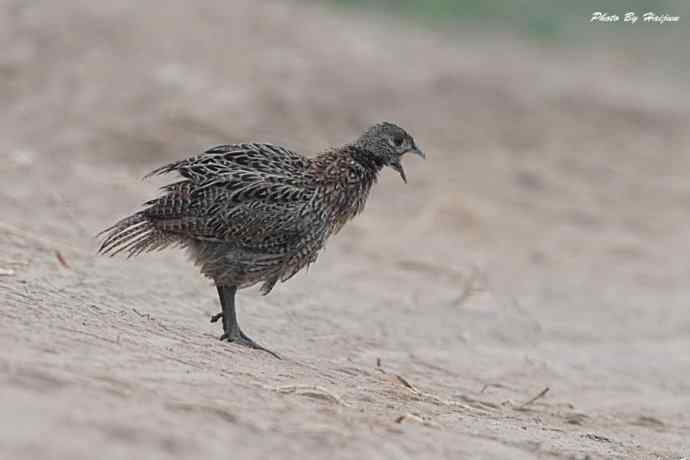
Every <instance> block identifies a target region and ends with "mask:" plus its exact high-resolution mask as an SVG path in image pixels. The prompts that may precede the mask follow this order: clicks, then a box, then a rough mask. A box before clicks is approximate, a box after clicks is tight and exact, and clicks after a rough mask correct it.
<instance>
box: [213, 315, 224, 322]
mask: <svg viewBox="0 0 690 460" xmlns="http://www.w3.org/2000/svg"><path fill="white" fill-rule="evenodd" d="M222 317H223V313H222V312H221V313H216V314H215V315H213V316H211V322H212V323H215V322H216V321H218V320H219V319H221V318H222Z"/></svg>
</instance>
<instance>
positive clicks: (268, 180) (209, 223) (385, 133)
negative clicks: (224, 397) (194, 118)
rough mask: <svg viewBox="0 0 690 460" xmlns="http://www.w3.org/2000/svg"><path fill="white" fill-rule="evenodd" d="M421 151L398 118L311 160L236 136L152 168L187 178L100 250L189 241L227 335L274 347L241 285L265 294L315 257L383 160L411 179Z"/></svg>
mask: <svg viewBox="0 0 690 460" xmlns="http://www.w3.org/2000/svg"><path fill="white" fill-rule="evenodd" d="M407 152H412V153H415V154H417V155H419V156H421V157H424V154H423V153H422V151H421V150H419V148H417V146H416V144H415V142H414V139H413V138H412V136H410V135H409V134H408V133H407V132H406V131H405V130H403V129H402V128H400V127H399V126H396V125H395V124H393V123H387V122H384V123H380V124H377V125H375V126H372V127H371V128H369V129H368V130H366V132H364V134H362V135H361V136H360V137H359V138H358V139H357V140H356V141H354V142H352V143H350V144H347V145H344V146H342V147H339V148H333V149H329V150H326V151H325V152H323V153H322V154H320V155H318V156H316V157H314V158H306V157H304V156H302V155H300V154H298V153H295V152H293V151H291V150H288V149H286V148H284V147H279V146H277V145H271V144H256V143H252V144H232V145H220V146H217V147H213V148H212V149H210V150H207V151H206V152H204V153H202V154H201V155H198V156H195V157H192V158H189V159H186V160H181V161H177V162H174V163H171V164H169V165H166V166H163V167H161V168H158V169H156V170H155V171H153V172H151V173H150V174H149V175H148V176H146V177H149V176H152V175H159V174H167V173H171V172H176V173H178V174H179V175H180V176H181V180H179V181H177V182H174V183H172V184H169V185H166V186H164V187H163V188H162V190H163V194H162V195H161V196H160V197H158V198H156V199H153V200H150V201H148V202H146V203H145V208H144V209H143V210H141V211H139V212H136V213H134V214H132V215H131V216H129V217H126V218H124V219H122V220H121V221H119V222H118V223H116V224H115V225H113V226H112V227H110V228H108V229H106V230H104V231H103V232H102V233H103V234H105V239H104V241H103V243H102V245H101V247H100V249H99V252H100V253H103V254H110V255H115V254H118V253H120V252H126V253H128V254H129V256H134V255H138V254H140V253H142V252H147V251H154V250H160V249H164V248H166V247H168V246H175V245H177V246H182V247H185V248H187V249H188V250H189V252H190V254H191V257H192V259H193V260H194V262H195V263H196V265H198V266H199V267H200V269H201V272H202V273H203V274H204V275H206V276H207V277H209V278H211V279H212V280H213V281H214V282H215V285H216V288H217V290H218V296H219V297H220V304H221V307H222V313H219V314H218V315H214V316H213V318H212V319H211V321H213V322H215V321H217V320H218V319H220V318H222V319H223V331H224V333H223V335H222V336H221V340H227V341H230V342H234V343H237V344H241V345H245V346H249V347H252V348H255V349H260V350H264V351H267V352H269V353H271V354H273V355H274V356H276V357H277V355H276V354H275V353H273V352H271V351H270V350H267V349H266V348H264V347H262V346H260V345H258V344H257V343H256V342H254V341H253V340H252V339H250V338H249V337H248V336H247V335H245V334H244V332H242V330H241V329H240V326H239V324H238V323H237V316H236V313H235V294H236V292H237V290H238V289H242V288H245V287H249V286H252V285H255V284H257V283H263V285H262V291H263V293H264V294H268V293H269V292H270V291H271V289H272V288H273V286H274V285H275V284H276V282H278V281H286V280H288V279H289V278H291V277H292V276H293V275H295V274H296V273H297V272H298V271H300V270H301V269H302V268H304V267H306V266H308V265H309V264H311V263H312V262H314V261H315V260H316V258H317V256H318V254H319V251H320V250H321V249H322V248H323V246H324V244H325V242H326V240H327V239H328V237H329V236H331V235H333V234H334V233H337V232H338V231H339V230H340V229H341V228H342V227H343V225H345V223H346V222H347V221H349V220H350V219H352V218H353V217H354V216H355V215H357V214H358V213H360V212H361V211H362V210H363V209H364V205H365V203H366V200H367V197H368V195H369V190H370V189H371V187H372V185H373V184H374V183H375V182H376V178H377V175H378V173H379V172H380V171H381V169H383V167H384V166H390V167H391V168H393V169H395V170H396V171H398V173H400V176H401V177H402V179H403V181H405V182H407V179H406V177H405V171H404V170H403V167H402V165H401V163H400V159H401V157H402V156H403V155H404V154H405V153H407Z"/></svg>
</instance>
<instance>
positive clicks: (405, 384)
mask: <svg viewBox="0 0 690 460" xmlns="http://www.w3.org/2000/svg"><path fill="white" fill-rule="evenodd" d="M395 378H397V379H398V381H399V382H400V383H402V384H403V385H404V386H406V387H407V388H409V389H410V390H412V392H414V393H419V390H418V389H416V388H415V387H414V386H412V384H411V383H410V382H408V381H407V379H405V377H403V376H402V375H397V374H396V376H395Z"/></svg>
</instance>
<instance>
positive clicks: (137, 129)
mask: <svg viewBox="0 0 690 460" xmlns="http://www.w3.org/2000/svg"><path fill="white" fill-rule="evenodd" d="M253 3H254V2H250V1H248V0H247V1H241V0H234V1H232V2H229V1H222V2H221V1H217V2H207V3H206V4H205V7H204V8H199V9H192V7H191V5H192V3H190V2H182V1H176V2H170V4H169V5H168V6H167V7H166V8H165V9H160V8H155V7H154V6H142V5H140V2H133V1H132V2H117V6H112V7H109V6H106V5H105V4H103V5H93V2H81V3H80V2H78V1H71V2H60V3H59V4H58V3H57V2H45V3H36V4H32V5H33V6H26V5H28V4H26V3H25V2H4V5H5V6H4V7H3V8H2V10H1V11H2V12H1V13H0V31H1V32H0V49H3V50H5V51H3V53H1V55H0V75H2V79H3V80H4V82H5V83H6V84H3V85H0V102H1V103H2V106H3V110H2V112H0V134H1V135H0V160H1V161H0V177H2V180H1V181H0V207H1V210H2V213H1V214H0V215H1V217H0V350H1V351H0V407H2V411H0V457H2V458H12V459H31V458H44V459H49V458H70V459H90V458H96V457H97V458H113V459H114V458H132V455H136V456H137V457H139V458H230V457H232V458H257V459H258V458H324V457H326V456H328V457H329V458H355V457H357V458H367V459H377V458H396V459H398V458H422V457H423V456H424V457H425V458H426V457H429V458H431V457H436V458H482V459H493V458H495V459H505V458H510V459H522V458H524V459H531V458H571V459H584V458H592V459H596V458H626V459H627V458H640V459H656V458H668V459H680V458H682V457H687V456H688V455H690V441H689V440H690V418H689V417H688V415H687V414H688V413H690V396H689V395H690V383H689V382H690V360H689V359H688V356H689V355H688V350H689V349H690V308H688V307H689V299H690V285H689V284H688V279H690V257H689V256H690V240H689V239H688V234H689V233H690V218H689V217H688V212H689V210H690V181H688V173H687V172H688V171H689V170H690V132H689V131H688V129H687V127H688V126H689V122H690V103H689V102H690V99H689V98H688V94H690V92H688V87H687V86H684V84H682V83H679V82H677V81H673V80H671V79H670V78H669V77H665V76H661V75H657V74H655V73H654V72H653V69H649V68H638V67H635V66H634V65H633V64H626V61H623V60H615V59H610V60H608V61H605V60H604V59H602V56H604V55H605V53H603V52H601V53H602V54H600V55H592V54H590V53H584V52H583V53H581V54H580V53H575V52H570V53H556V52H549V51H544V50H535V49H531V48H529V47H527V46H522V45H519V44H515V43H508V42H472V41H470V40H457V41H456V42H451V41H450V39H449V38H448V37H445V38H444V37H441V36H436V35H433V34H432V33H430V32H425V31H422V30H412V31H410V30H407V31H403V30H398V29H397V27H396V26H395V25H376V24H374V23H372V22H369V21H368V20H366V19H364V18H361V17H357V16H347V17H346V16H337V15H335V14H331V13H329V12H327V11H322V10H320V9H318V8H315V7H309V6H305V5H301V4H292V3H287V2H281V3H273V2H261V5H263V6H261V7H256V6H254V7H251V5H253ZM296 23H299V24H300V27H295V24H296ZM315 37H323V39H322V40H320V39H319V40H317V39H315ZM506 50H507V51H509V52H507V53H506ZM498 52H500V53H501V55H504V53H506V55H505V57H504V58H502V59H496V58H495V57H496V56H497V53H498ZM405 57H411V58H410V59H407V58H405ZM410 60H413V61H414V63H413V64H411V63H410ZM380 119H391V120H394V121H398V122H399V123H400V124H401V125H402V126H404V127H405V128H407V129H409V130H410V131H411V132H412V133H413V134H414V135H415V137H416V139H417V140H418V141H419V144H420V146H422V147H423V148H424V150H425V151H426V152H428V156H429V159H428V160H427V161H426V162H422V161H415V160H416V159H409V160H408V162H407V164H406V170H407V171H408V176H409V178H410V183H409V184H408V185H407V186H405V185H404V184H402V183H401V182H400V180H399V178H397V177H396V175H395V174H393V173H390V174H385V175H384V177H383V178H382V180H381V181H380V184H378V185H377V187H376V189H375V191H374V194H373V196H372V197H371V199H370V202H369V204H368V208H367V210H366V211H365V213H364V214H363V215H362V216H360V217H359V218H357V219H356V220H355V221H354V222H353V223H352V224H351V225H349V227H346V229H345V230H344V231H343V232H342V233H341V234H339V235H338V236H337V237H336V238H335V239H334V240H333V241H332V242H331V244H329V246H328V248H327V250H326V251H325V253H324V254H323V255H322V256H321V258H320V259H319V261H318V263H317V264H315V265H314V266H313V267H312V269H311V270H310V272H309V273H307V274H302V275H299V276H297V277H296V278H295V279H293V280H291V282H290V283H287V284H284V285H279V286H278V287H277V288H276V289H275V290H274V292H273V293H272V294H271V295H270V296H267V297H262V296H260V295H259V294H258V292H256V291H254V290H250V291H243V292H242V293H241V294H240V297H239V308H240V315H241V316H242V322H243V326H244V327H245V328H246V330H247V332H248V333H250V335H252V336H253V337H254V338H256V339H257V340H259V341H260V342H262V343H264V344H266V345H269V346H270V347H271V348H272V349H275V350H276V351H278V352H280V353H281V354H282V355H283V356H284V357H286V359H285V360H283V361H277V360H274V359H272V358H271V357H270V356H268V355H266V354H262V353H256V352H250V351H247V350H244V349H239V348H236V347H233V346H231V345H224V344H222V343H219V342H218V341H217V339H216V337H217V336H218V335H219V329H218V325H217V324H211V323H210V322H209V317H210V315H211V314H213V313H215V312H216V311H217V309H218V306H217V300H216V297H215V293H214V290H213V289H212V287H211V285H210V283H209V282H208V281H207V280H205V279H203V278H201V276H199V275H198V274H197V272H196V271H195V269H194V267H192V266H191V264H189V263H188V261H186V260H185V258H184V256H183V255H182V254H178V253H175V252H166V253H162V254H159V255H151V256H146V257H141V258H138V259H135V260H123V259H108V258H102V257H96V256H95V255H94V252H95V248H96V240H95V239H94V238H93V235H94V234H95V233H97V232H98V231H99V230H101V229H102V228H103V227H104V226H106V225H108V224H110V223H112V221H113V220H114V219H115V218H118V217H120V216H122V215H124V214H125V213H128V212H129V211H131V210H133V209H134V208H135V207H136V206H138V205H139V203H141V202H142V201H144V200H145V199H146V198H147V197H148V196H150V195H151V194H152V193H155V189H156V186H157V185H160V183H155V182H153V183H151V182H141V181H139V180H138V178H139V177H141V176H142V175H143V173H145V172H146V171H147V170H148V169H150V168H151V167H153V166H155V165H157V164H160V163H161V162H164V161H166V160H171V159H173V158H179V157H182V156H185V155H187V154H190V153H196V152H197V151H198V150H200V149H201V148H203V147H206V146H210V145H214V144H218V143H223V142H233V141H241V140H253V139H257V140H266V141H274V142H282V143H285V144H286V145H289V146H291V147H293V148H296V149H302V150H306V151H311V152H315V151H317V150H318V149H320V148H322V147H324V146H326V145H332V144H337V143H341V142H345V141H347V140H349V139H350V138H351V137H352V136H353V135H354V134H355V133H357V132H358V131H359V130H360V129H361V128H362V127H364V126H366V125H368V124H369V123H370V122H372V121H378V120H380ZM547 389H548V390H547Z"/></svg>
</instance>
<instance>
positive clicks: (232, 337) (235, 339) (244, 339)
mask: <svg viewBox="0 0 690 460" xmlns="http://www.w3.org/2000/svg"><path fill="white" fill-rule="evenodd" d="M211 321H213V319H212V320H211ZM220 340H223V341H226V342H230V343H234V344H237V345H242V346H245V347H249V348H253V349H254V350H261V351H265V352H266V353H268V354H270V355H272V356H273V357H274V358H277V359H283V358H281V357H280V355H278V354H277V353H275V352H273V351H271V350H269V349H268V348H265V347H262V346H261V345H259V344H258V343H256V342H254V341H253V340H252V339H251V338H249V337H248V336H247V335H246V334H245V333H244V332H242V331H241V330H238V331H237V332H233V333H230V334H228V333H227V332H224V333H223V335H221V336H220Z"/></svg>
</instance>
